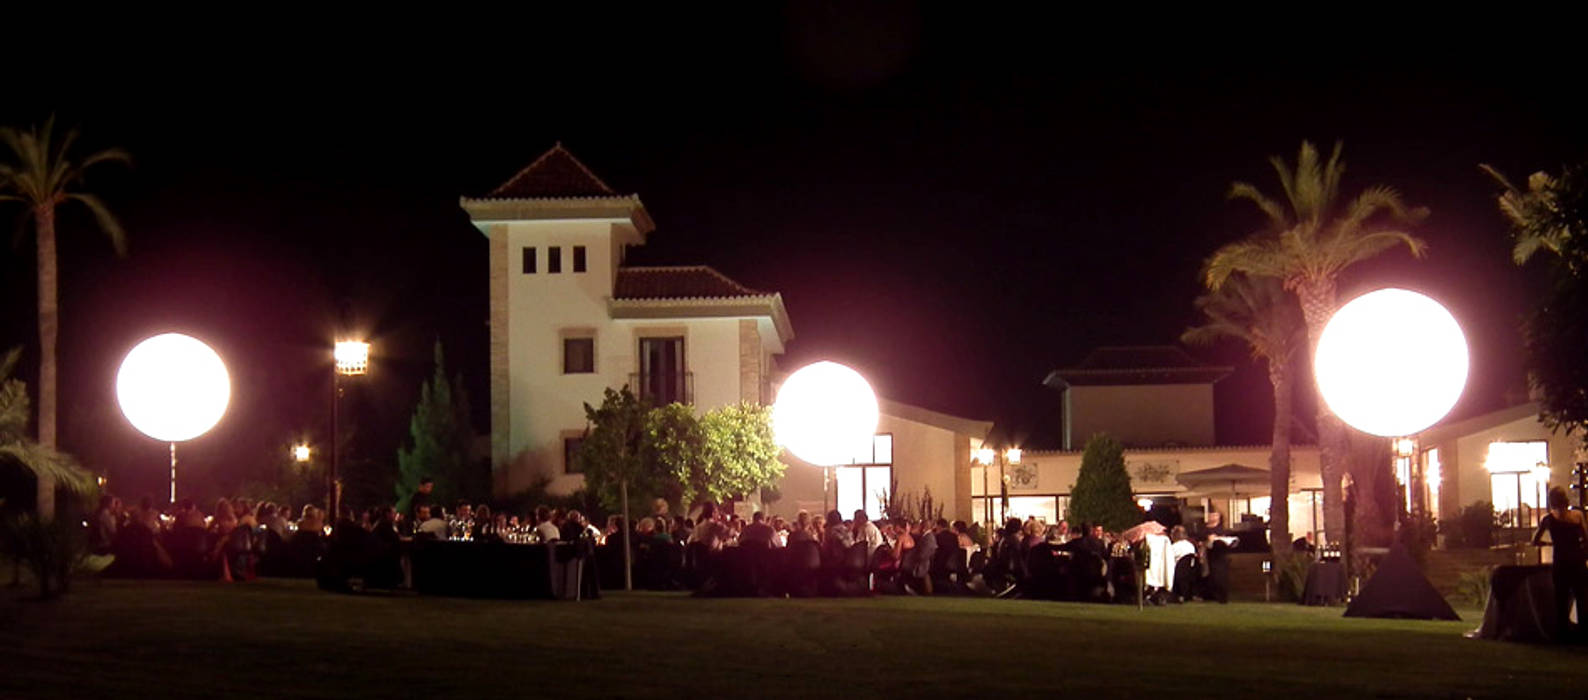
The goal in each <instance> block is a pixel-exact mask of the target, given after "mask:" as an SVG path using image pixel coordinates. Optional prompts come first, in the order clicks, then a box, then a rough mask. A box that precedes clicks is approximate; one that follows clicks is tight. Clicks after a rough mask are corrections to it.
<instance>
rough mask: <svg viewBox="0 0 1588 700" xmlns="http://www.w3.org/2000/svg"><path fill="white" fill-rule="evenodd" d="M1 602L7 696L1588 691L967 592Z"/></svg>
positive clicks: (1317, 630) (1462, 654) (146, 589)
mask: <svg viewBox="0 0 1588 700" xmlns="http://www.w3.org/2000/svg"><path fill="white" fill-rule="evenodd" d="M18 595H20V594H19V593H16V592H12V593H11V594H9V596H10V597H6V596H7V594H0V603H3V606H4V607H0V646H3V647H4V648H5V649H8V650H10V651H6V652H5V653H4V656H3V657H0V658H3V659H4V664H3V667H4V668H5V670H4V672H3V673H0V697H4V698H12V697H35V696H62V697H65V696H71V697H78V698H88V697H112V696H116V697H150V696H160V697H195V696H203V697H209V698H229V697H260V696H267V695H268V696H272V697H339V698H347V697H355V696H382V697H386V698H414V697H419V696H420V695H428V696H430V697H436V698H440V697H470V698H477V699H479V700H494V699H495V698H508V697H537V696H541V697H544V696H553V695H555V696H574V697H659V696H665V697H681V696H691V697H694V698H701V699H704V698H708V697H715V698H759V697H766V696H780V697H787V696H794V697H801V698H807V699H814V698H828V697H842V698H861V697H942V696H973V695H974V696H978V697H983V698H1007V697H1024V696H1031V695H1035V694H1037V693H1039V692H1040V693H1043V694H1046V695H1053V694H1055V693H1062V694H1064V695H1067V696H1070V697H1092V696H1097V695H1105V696H1119V695H1124V696H1138V697H1140V696H1155V697H1160V698H1164V699H1165V700H1168V699H1170V698H1176V697H1202V696H1207V697H1211V698H1218V699H1220V700H1222V699H1224V698H1232V697H1256V696H1266V697H1269V698H1283V699H1285V700H1291V699H1295V700H1299V699H1300V698H1310V697H1318V696H1358V697H1360V696H1367V695H1390V696H1410V695H1416V696H1442V697H1469V696H1471V697H1483V696H1520V695H1539V694H1540V693H1541V692H1542V691H1544V690H1546V689H1549V688H1571V687H1576V688H1583V687H1585V684H1588V652H1585V651H1583V650H1577V649H1557V648H1546V647H1528V646H1521V645H1514V644H1502V643H1495V642H1481V641H1472V640H1467V639H1463V638H1462V636H1461V633H1462V632H1463V631H1465V630H1468V629H1470V628H1472V627H1474V626H1475V625H1476V613H1475V612H1473V611H1463V616H1464V617H1466V618H1467V620H1468V621H1466V622H1450V623H1445V622H1401V621H1380V620H1371V621H1364V620H1348V619H1344V618H1341V617H1340V610H1339V609H1338V608H1334V609H1317V608H1302V607H1299V606H1294V605H1278V604H1275V605H1264V604H1255V603H1248V604H1231V605H1228V606H1217V605H1208V604H1194V605H1185V606H1172V607H1165V608H1148V609H1146V610H1143V611H1138V610H1136V609H1135V608H1133V607H1124V606H1098V605H1081V604H1071V603H1049V602H1036V601H1002V600H983V599H952V598H897V597H888V598H872V599H864V600H826V599H823V600H697V599H693V598H689V597H687V596H684V595H680V594H658V593H633V594H621V593H619V594H609V595H608V597H607V598H605V599H603V600H600V601H593V602H584V603H566V602H562V603H559V602H509V601H475V600H455V599H439V598H420V597H414V596H401V597H376V596H364V597H354V596H342V595H333V594H329V593H322V592H320V591H317V590H315V589H314V588H313V586H312V585H311V584H309V583H308V582H301V581H258V582H254V583H249V584H234V585H222V584H212V583H187V582H125V581H107V582H104V583H96V582H93V581H86V582H80V583H79V584H78V586H77V587H76V588H75V589H74V591H73V592H72V593H71V594H70V596H69V597H67V598H66V599H64V600H60V601H54V602H38V601H30V600H19V599H17V596H18Z"/></svg>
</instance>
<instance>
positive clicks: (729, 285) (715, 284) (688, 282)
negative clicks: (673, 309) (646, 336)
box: [612, 265, 767, 299]
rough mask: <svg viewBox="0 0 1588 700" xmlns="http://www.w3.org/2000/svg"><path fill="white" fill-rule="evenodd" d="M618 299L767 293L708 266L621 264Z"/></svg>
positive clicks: (615, 295) (614, 294) (615, 284)
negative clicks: (630, 265)
mask: <svg viewBox="0 0 1588 700" xmlns="http://www.w3.org/2000/svg"><path fill="white" fill-rule="evenodd" d="M612 287H613V288H612V298H614V299H701V298H724V297H757V296H766V294H767V293H766V292H761V291H756V290H754V289H750V288H749V287H746V286H744V285H742V284H739V283H738V282H735V281H733V280H731V279H728V277H727V275H724V274H722V273H721V272H718V271H716V270H713V269H711V268H710V267H707V266H705V265H684V266H677V267H620V268H618V274H617V280H616V281H614V282H613V285H612Z"/></svg>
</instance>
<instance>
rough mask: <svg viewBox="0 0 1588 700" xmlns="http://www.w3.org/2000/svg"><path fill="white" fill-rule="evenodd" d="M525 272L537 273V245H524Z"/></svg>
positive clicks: (527, 273) (528, 273)
mask: <svg viewBox="0 0 1588 700" xmlns="http://www.w3.org/2000/svg"><path fill="white" fill-rule="evenodd" d="M524 274H526V275H533V274H535V246H524Z"/></svg>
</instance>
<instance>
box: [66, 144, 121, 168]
mask: <svg viewBox="0 0 1588 700" xmlns="http://www.w3.org/2000/svg"><path fill="white" fill-rule="evenodd" d="M97 163H122V164H124V165H132V154H131V153H128V152H127V151H126V149H122V148H107V149H105V150H103V151H97V152H94V153H90V154H88V155H87V156H84V157H83V160H82V161H81V162H80V163H78V165H77V168H78V170H87V169H88V167H89V166H91V165H95V164H97Z"/></svg>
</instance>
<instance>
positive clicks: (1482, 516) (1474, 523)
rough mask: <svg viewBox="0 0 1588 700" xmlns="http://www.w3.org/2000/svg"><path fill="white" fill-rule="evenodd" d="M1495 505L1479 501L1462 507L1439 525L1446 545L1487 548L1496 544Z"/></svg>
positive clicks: (1450, 546) (1457, 547)
mask: <svg viewBox="0 0 1588 700" xmlns="http://www.w3.org/2000/svg"><path fill="white" fill-rule="evenodd" d="M1495 529H1496V527H1495V524H1494V505H1493V504H1491V503H1489V502H1488V501H1479V502H1477V503H1474V504H1472V505H1470V506H1467V507H1465V508H1462V509H1461V510H1460V511H1459V512H1457V513H1456V515H1455V517H1453V518H1447V519H1446V520H1445V521H1444V522H1441V523H1440V525H1439V531H1440V532H1441V533H1443V534H1444V536H1445V546H1446V547H1449V548H1451V549H1487V548H1489V547H1492V546H1494V533H1495Z"/></svg>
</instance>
